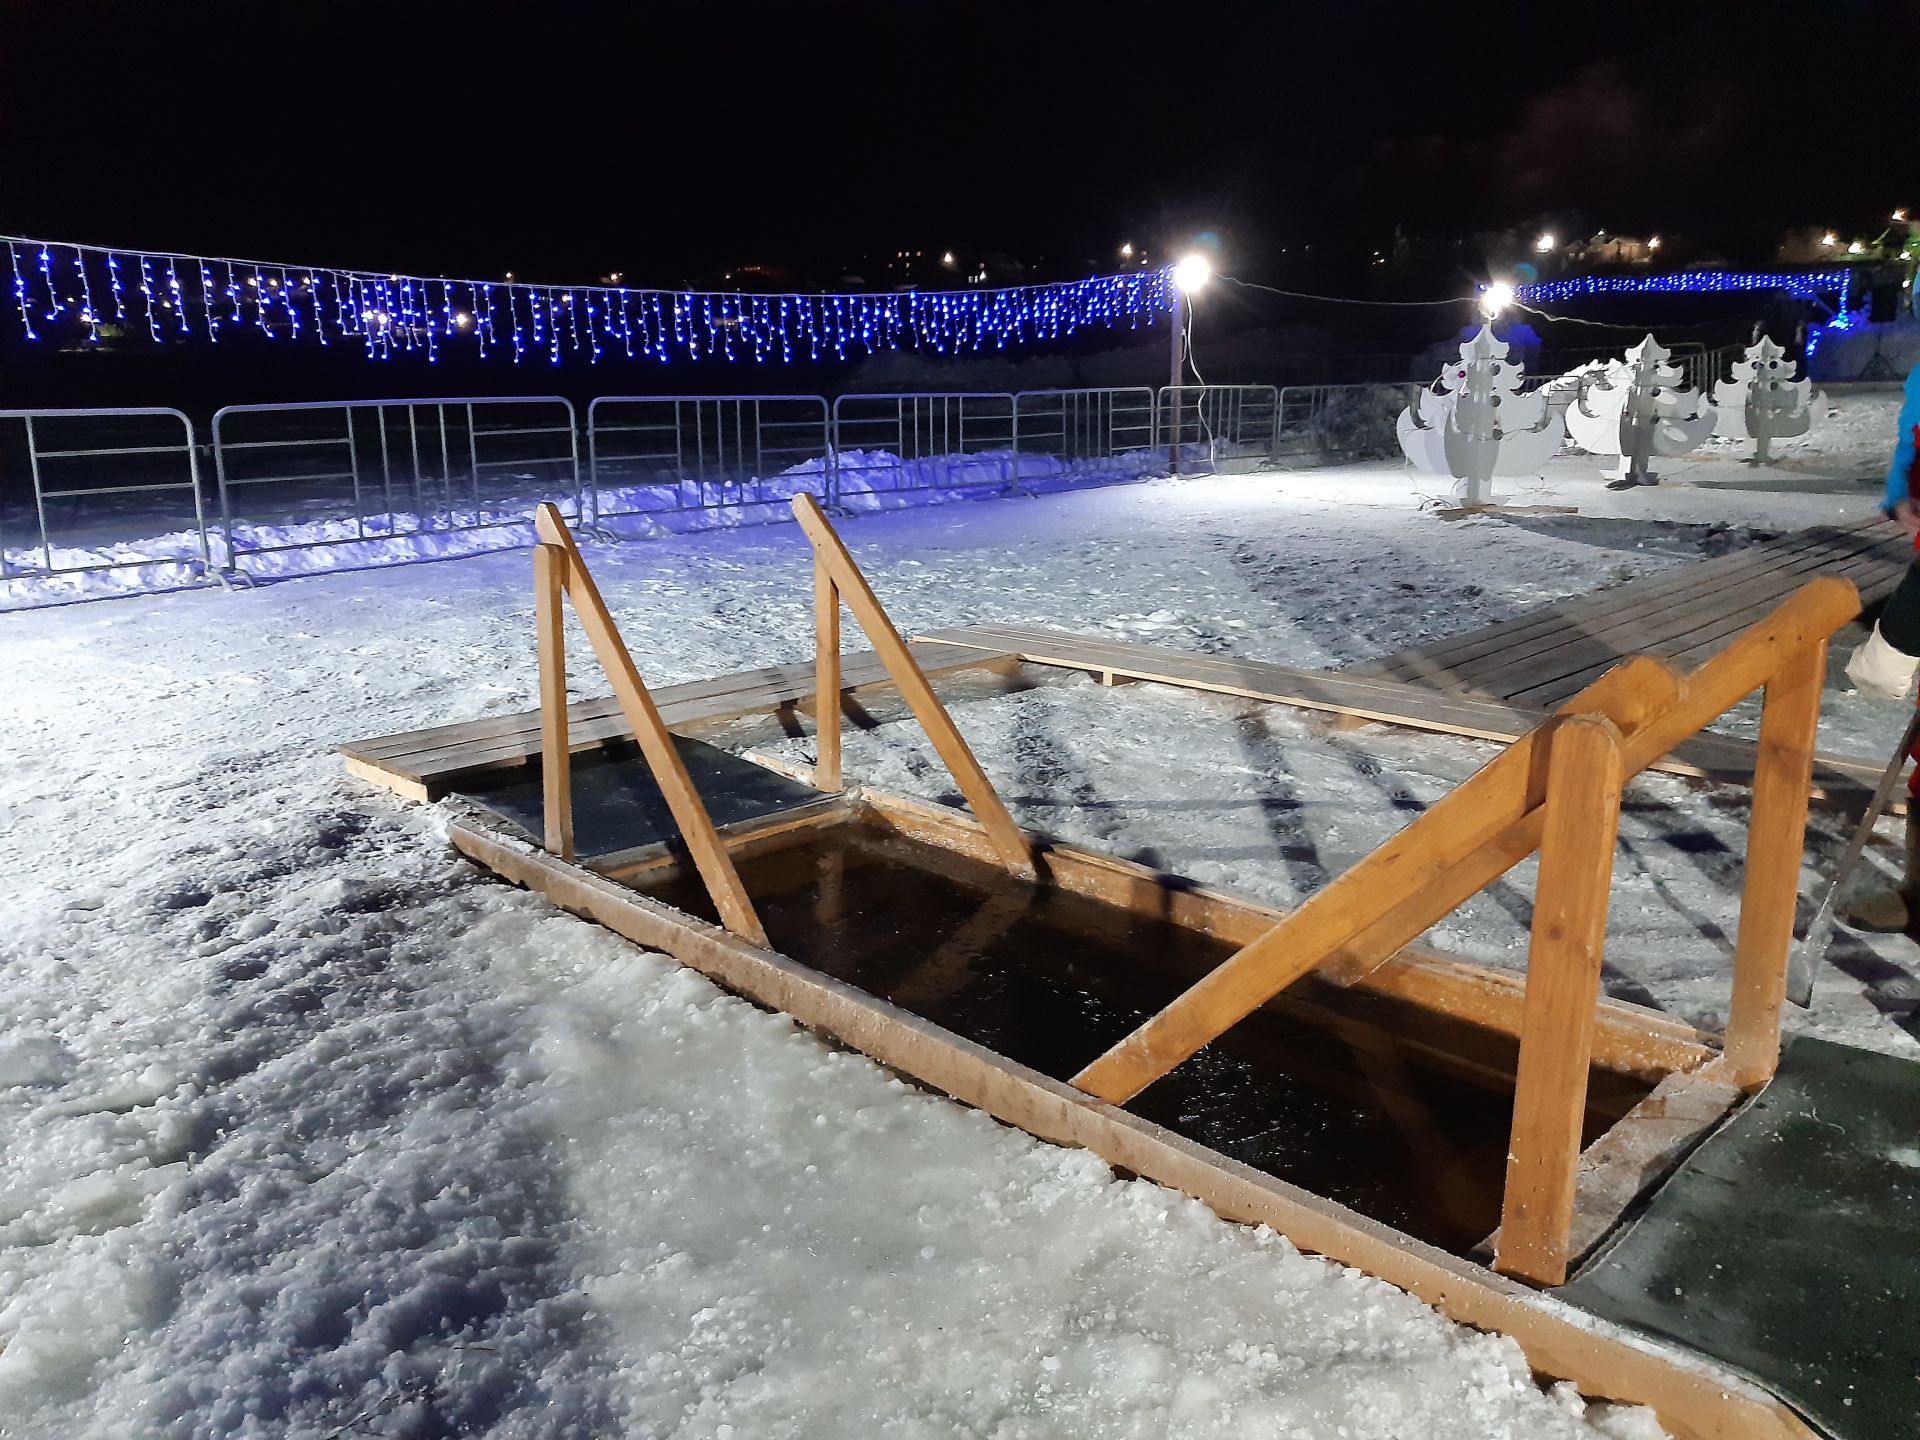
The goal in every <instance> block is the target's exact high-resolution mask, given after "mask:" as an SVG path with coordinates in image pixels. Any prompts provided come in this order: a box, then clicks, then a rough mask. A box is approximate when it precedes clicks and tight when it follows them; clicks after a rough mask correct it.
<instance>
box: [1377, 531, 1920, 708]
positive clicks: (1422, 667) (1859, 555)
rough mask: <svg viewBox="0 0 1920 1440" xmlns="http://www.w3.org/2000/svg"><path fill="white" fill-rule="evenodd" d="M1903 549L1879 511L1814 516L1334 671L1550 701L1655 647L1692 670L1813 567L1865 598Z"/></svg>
mask: <svg viewBox="0 0 1920 1440" xmlns="http://www.w3.org/2000/svg"><path fill="white" fill-rule="evenodd" d="M1912 559H1913V547H1912V545H1911V543H1910V542H1908V541H1907V540H1906V538H1905V537H1904V536H1902V535H1900V534H1899V532H1898V531H1896V530H1895V529H1894V527H1893V526H1892V525H1891V524H1890V523H1889V522H1887V521H1885V520H1882V519H1880V518H1879V517H1877V516H1874V517H1868V518H1865V519H1861V520H1854V521H1848V522H1845V523H1843V524H1839V525H1823V526H1816V527H1813V528H1811V529H1808V530H1801V531H1796V532H1794V533H1793V534H1790V535H1782V536H1778V537H1776V538H1774V539H1773V540H1770V541H1766V542H1764V543H1762V544H1760V545H1756V546H1752V547H1749V548H1747V549H1745V550H1740V551H1736V552H1734V553H1732V554H1730V555H1723V556H1719V557H1717V558H1715V559H1713V560H1708V561H1702V562H1700V563H1698V564H1695V565H1685V566H1681V567H1679V568H1678V569H1676V570H1672V571H1669V572H1667V573H1665V574H1663V575H1658V576H1654V577H1652V578H1651V579H1648V580H1643V581H1639V582H1637V583H1635V584H1631V585H1621V586H1618V587H1615V588H1613V589H1610V590H1605V591H1602V592H1600V593H1598V594H1595V595H1588V596H1582V597H1579V598H1577V599H1572V600H1564V601H1558V602H1555V603H1554V604H1552V605H1545V606H1541V607H1539V608H1538V609H1536V610H1533V611H1529V612H1528V613H1527V614H1524V615H1521V616H1518V617H1516V618H1515V619H1513V620H1509V621H1505V622H1503V623H1501V624H1498V625H1490V626H1486V627H1483V628H1481V629H1477V630H1470V631H1466V632H1464V633H1462V634H1459V635H1454V636H1450V637H1448V638H1446V639H1444V640H1438V641H1435V642H1432V643H1430V644H1427V645H1422V646H1416V647H1414V648H1412V649H1409V650H1403V651H1400V652H1398V653H1396V654H1393V655H1387V656H1383V657H1382V658H1380V659H1378V660H1373V661H1369V662H1367V663H1365V664H1363V665H1357V666H1354V667H1352V668H1351V669H1349V670H1347V671H1344V672H1342V673H1344V674H1347V675H1351V676H1355V677H1367V678H1375V679H1398V680H1403V681H1407V682H1410V683H1414V684H1417V685H1421V686H1424V687H1427V688H1431V689H1435V690H1440V691H1445V692H1449V693H1458V694H1465V695H1474V696H1480V697H1483V698H1488V699H1495V700H1503V701H1506V702H1509V703H1513V704H1519V705H1525V706H1529V707H1548V706H1552V705H1555V704H1557V703H1559V702H1560V701H1562V700H1564V699H1565V698H1566V697H1567V696H1569V695H1571V694H1573V693H1574V692H1575V691H1577V690H1578V689H1580V687H1581V686H1583V685H1586V684H1587V683H1589V682H1590V681H1591V680H1592V679H1593V678H1594V676H1596V675H1598V674H1599V673H1601V671H1603V670H1605V669H1606V667H1607V666H1608V665H1610V664H1612V663H1613V662H1614V661H1615V660H1618V659H1619V658H1620V657H1622V656H1623V655H1629V654H1639V655H1658V656H1662V657H1665V658H1669V659H1672V660H1674V661H1676V662H1677V663H1679V664H1681V665H1682V666H1683V667H1687V668H1691V667H1692V666H1694V665H1697V664H1699V663H1700V662H1701V661H1702V660H1705V659H1707V658H1710V657H1711V656H1712V655H1713V654H1715V653H1717V651H1718V650H1719V649H1720V648H1721V647H1723V646H1724V645H1726V644H1727V643H1728V642H1729V641H1730V640H1731V639H1732V637H1733V636H1735V635H1737V634H1738V633H1739V632H1740V631H1741V630H1743V629H1744V628H1746V627H1747V626H1748V625H1750V624H1752V623H1753V622H1754V621H1756V620H1758V619H1759V618H1760V617H1761V616H1762V615H1763V614H1765V613H1766V612H1767V611H1768V610H1770V609H1771V608H1772V607H1773V606H1775V605H1777V604H1778V603H1779V602H1780V601H1781V600H1783V599H1784V598H1785V597H1786V596H1787V595H1788V594H1789V593H1791V592H1792V591H1793V590H1794V589H1795V588H1797V587H1798V586H1800V585H1802V584H1804V583H1805V582H1806V581H1808V580H1810V579H1812V578H1813V577H1814V576H1816V575H1839V576H1843V577H1844V578H1846V579H1848V580H1851V581H1852V582H1853V584H1854V585H1855V587H1856V588H1857V589H1858V590H1859V592H1860V597H1861V601H1862V604H1863V605H1871V604H1873V603H1875V602H1876V601H1878V600H1880V599H1882V598H1884V597H1885V596H1886V595H1887V594H1889V593H1890V592H1891V591H1892V589H1893V587H1894V586H1895V585H1896V584H1898V583H1899V580H1900V577H1901V575H1903V574H1904V573H1905V571H1906V568H1907V566H1908V564H1909V563H1910V562H1911V561H1912Z"/></svg>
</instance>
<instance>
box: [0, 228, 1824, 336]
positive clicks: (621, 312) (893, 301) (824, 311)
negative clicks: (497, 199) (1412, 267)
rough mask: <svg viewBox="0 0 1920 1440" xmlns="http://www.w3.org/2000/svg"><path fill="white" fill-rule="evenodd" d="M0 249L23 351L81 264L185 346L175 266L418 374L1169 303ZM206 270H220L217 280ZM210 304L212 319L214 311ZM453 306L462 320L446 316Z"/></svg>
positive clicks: (1084, 319) (228, 311)
mask: <svg viewBox="0 0 1920 1440" xmlns="http://www.w3.org/2000/svg"><path fill="white" fill-rule="evenodd" d="M0 240H5V241H6V243H7V245H8V252H9V260H10V267H11V270H12V272H13V277H14V300H15V302H16V307H17V309H18V312H19V318H20V322H21V325H20V333H21V335H22V336H23V337H24V338H26V339H28V340H41V339H45V338H48V332H49V329H50V328H56V327H58V328H65V327H69V326H73V325H74V324H75V322H76V321H78V322H79V323H80V324H84V325H85V326H86V327H87V339H88V340H89V341H90V342H94V343H97V342H98V340H99V338H100V335H99V332H100V325H101V323H102V321H103V319H105V318H106V317H104V316H102V315H101V313H100V312H99V311H97V310H96V309H95V308H94V303H93V292H92V281H91V270H90V267H91V266H93V265H100V266H102V267H104V269H103V273H104V274H105V275H106V277H107V281H108V284H109V286H110V288H111V291H112V295H113V310H112V318H113V320H115V321H116V322H120V323H119V325H118V328H117V330H115V331H114V332H111V333H112V334H113V338H116V339H121V340H131V339H133V338H134V336H136V335H137V334H138V330H137V327H136V328H135V329H134V331H133V332H132V333H131V334H129V333H128V329H127V322H129V321H130V320H132V319H134V318H140V319H144V320H145V321H146V328H147V339H148V341H149V342H151V343H155V344H159V343H163V342H164V341H165V340H166V339H167V338H168V334H169V331H170V330H171V329H174V328H175V327H177V329H178V333H179V334H180V335H182V336H190V335H191V334H192V332H193V329H194V327H193V325H192V323H191V320H190V314H189V309H190V294H189V292H188V291H187V290H186V289H185V288H184V287H183V286H182V284H181V266H182V263H183V262H184V264H185V265H186V266H187V267H190V268H195V269H197V271H198V279H199V289H198V293H197V296H194V297H192V300H191V303H197V304H198V305H199V306H200V307H201V310H202V318H203V322H204V325H205V331H206V338H207V339H208V340H209V341H210V342H213V343H218V342H219V341H220V339H221V338H222V337H221V331H222V330H223V329H226V328H228V327H232V328H235V329H241V328H252V329H254V330H257V331H259V332H260V334H261V335H262V336H263V337H264V338H266V339H268V340H275V339H286V340H292V341H295V342H302V343H313V344H318V345H323V346H324V345H328V344H330V343H331V342H332V340H333V339H335V338H352V337H356V336H357V337H358V338H359V340H360V341H361V342H362V347H363V349H364V351H365V354H366V355H367V357H368V358H372V359H389V358H391V357H392V355H393V353H394V352H395V351H396V350H398V349H404V350H407V351H419V350H424V351H425V358H426V359H427V360H428V361H429V362H433V361H437V360H438V359H439V352H440V349H441V344H442V342H443V341H444V342H446V343H448V344H459V343H461V342H464V341H467V340H471V341H472V342H473V343H474V346H475V349H476V351H477V352H478V353H479V354H480V355H481V356H483V357H485V356H491V355H494V354H498V355H501V356H503V357H504V356H507V355H511V356H512V358H513V360H514V361H516V362H518V361H520V360H522V359H524V358H525V356H526V353H527V350H528V348H529V332H530V334H531V348H533V349H534V350H536V351H539V350H544V351H545V352H546V354H547V358H548V360H549V362H551V363H553V364H559V363H560V362H561V361H562V359H563V358H565V356H566V355H568V354H576V355H577V354H579V353H580V352H581V351H583V350H584V351H586V352H587V354H588V357H589V359H590V360H591V361H593V362H598V361H599V360H601V359H602V358H612V357H615V356H624V357H625V358H627V359H646V360H653V361H658V362H660V363H662V364H667V363H671V362H673V361H675V360H688V361H698V360H707V361H713V360H724V361H727V362H731V363H745V362H747V361H748V360H751V361H752V362H753V363H754V364H756V365H765V364H791V363H794V362H795V361H799V360H807V361H820V360H824V359H827V358H829V357H831V358H833V359H837V360H843V361H844V360H850V359H855V358H858V356H859V355H861V354H875V353H879V352H881V351H885V350H903V349H921V350H926V351H929V352H932V353H934V354H938V355H950V354H965V353H968V352H991V351H996V350H1005V349H1007V348H1008V347H1009V346H1019V345H1024V344H1028V343H1033V342H1037V341H1054V340H1060V339H1064V338H1066V337H1068V336H1071V335H1073V334H1074V333H1076V332H1077V331H1079V330H1081V329H1085V328H1090V327H1095V326H1098V327H1106V328H1120V327H1122V326H1125V327H1128V328H1131V329H1135V330H1137V329H1139V328H1140V327H1141V326H1142V325H1149V324H1152V323H1153V322H1154V321H1156V320H1157V319H1159V318H1160V317H1161V316H1162V315H1164V314H1166V313H1167V312H1168V310H1169V309H1170V302H1171V298H1172V292H1171V285H1170V282H1169V278H1168V276H1167V274H1166V273H1164V272H1159V271H1143V272H1134V273H1129V274H1121V275H1106V276H1095V277H1092V278H1089V279H1086V280H1075V281H1066V282H1061V283H1058V284H1052V285H1030V286H1019V287H1015V288H1011V289H1005V290H963V291H944V292H943V291H928V292H921V291H912V292H906V293H901V294H851V295H807V294H783V295H746V294H737V293H732V292H724V293H722V292H710V291H685V290H682V291H662V290H632V289H628V288H626V287H623V286H594V287H583V288H573V289H556V288H555V287H553V286H547V285H538V286H536V285H530V284H525V283H521V282H514V281H509V282H508V283H507V284H506V285H505V286H504V288H505V290H506V323H507V326H508V329H507V332H506V333H505V334H502V333H501V331H500V330H499V328H498V327H499V323H500V322H499V307H500V301H499V299H498V296H497V293H496V292H497V290H498V289H499V288H501V287H499V286H498V284H497V282H480V281H473V280H444V279H424V278H420V277H415V276H406V275H399V274H394V275H388V276H381V275H377V274H372V273H368V272H364V271H352V270H339V269H329V268H326V267H321V266H310V267H308V266H302V267H291V266H282V265H278V264H275V265H267V264H264V263H261V262H256V261H249V260H241V259H229V258H227V257H223V256H205V257H202V256H168V257H162V258H164V259H165V263H166V271H165V277H164V280H162V279H161V278H160V272H159V269H158V266H159V263H160V259H159V258H156V257H155V256H153V255H151V254H143V253H142V252H139V251H132V250H128V251H121V250H113V249H107V248H103V247H93V246H66V247H56V246H54V245H52V244H50V243H47V242H40V241H32V240H26V239H22V238H20V237H9V236H0ZM23 246H30V247H32V248H33V250H34V251H35V252H37V261H38V269H39V271H40V281H41V284H43V285H44V287H45V291H46V296H45V311H44V317H42V316H36V315H34V313H33V311H34V309H35V308H36V307H37V306H38V305H39V301H38V299H37V298H36V295H35V292H34V288H33V287H32V286H31V285H30V284H29V281H30V278H31V277H30V274H29V271H28V269H27V267H26V266H23V265H22V263H21V258H20V248H21V247H23ZM60 248H66V249H69V250H71V251H72V253H73V257H74V259H73V264H74V268H75V270H76V272H77V278H78V280H79V289H80V292H81V293H80V294H79V295H77V296H72V297H69V299H68V300H67V301H65V302H63V300H62V298H61V296H60V295H59V294H58V291H57V289H56V283H57V276H56V274H55V270H56V268H57V264H58V262H57V260H56V259H55V256H56V254H57V253H58V251H59V249H60ZM123 262H124V263H125V264H126V265H128V266H130V267H135V269H136V270H137V273H138V275H139V277H140V278H139V284H138V287H137V289H135V288H132V287H130V285H129V283H128V278H127V277H123V276H122V274H121V265H122V263H123ZM216 267H220V275H219V276H216V274H215V268H216ZM1836 273H1838V272H1836ZM222 280H224V283H220V282H221V281H222ZM436 286H437V287H438V291H437V293H436V288H435V287H436ZM1536 288H1538V287H1527V289H1525V290H1523V291H1522V292H1521V293H1522V294H1523V295H1527V294H1530V293H1531V292H1532V291H1533V290H1535V289H1536ZM1597 288H1598V287H1596V289H1597ZM1675 288H1678V287H1675ZM223 297H224V301H225V313H224V314H222V313H221V307H220V304H219V302H220V300H221V299H222V298H223ZM463 301H464V302H465V303H466V304H467V305H468V306H470V307H471V309H470V312H469V311H468V310H466V309H462V308H461V306H462V302H463ZM523 303H524V304H525V306H526V314H525V315H524V316H523V315H522V314H521V311H520V307H521V305H522V304H523ZM303 304H304V307H307V308H306V312H305V313H304V314H303V313H302V309H303ZM160 309H171V310H172V311H173V312H174V314H173V319H174V322H175V325H174V326H172V327H170V326H168V325H167V324H166V323H165V319H164V318H163V317H162V316H161V315H159V314H158V313H157V312H158V310H160ZM135 312H138V315H137V316H136V314H135Z"/></svg>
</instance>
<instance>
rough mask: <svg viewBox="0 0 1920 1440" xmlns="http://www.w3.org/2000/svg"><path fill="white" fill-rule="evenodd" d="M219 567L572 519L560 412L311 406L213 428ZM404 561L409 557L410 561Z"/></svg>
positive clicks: (571, 441)
mask: <svg viewBox="0 0 1920 1440" xmlns="http://www.w3.org/2000/svg"><path fill="white" fill-rule="evenodd" d="M213 457H214V470H215V475H216V477H217V479H218V481H219V492H220V534H221V539H222V542H223V545H224V547H225V550H226V563H227V564H228V565H229V566H230V567H232V568H234V569H239V570H244V569H245V568H246V566H245V564H244V563H243V561H244V559H245V558H246V557H257V556H265V555H272V554H278V553H283V552H287V551H299V550H315V549H321V548H325V547H332V546H340V545H355V544H361V543H364V542H368V541H382V540H395V539H404V538H407V537H419V536H426V535H431V534H447V533H455V532H468V531H479V530H489V529H496V528H499V527H502V526H510V525H524V524H526V523H527V522H528V521H529V520H530V519H531V518H532V515H533V508H534V506H535V505H537V504H539V503H541V502H543V501H552V502H554V503H555V504H558V505H559V506H560V508H561V509H562V511H563V512H565V513H566V514H567V516H568V518H570V519H576V520H577V519H579V518H581V515H582V510H581V496H580V454H579V442H578V439H577V435H576V426H575V421H574V410H573V404H572V402H571V401H569V400H566V399H564V398H563V397H561V396H558V395H534V396H520V397H514V398H509V399H495V398H492V397H485V396H458V397H453V398H435V399H427V400H341V401H313V402H306V403H300V404H289V405H229V406H227V407H226V408H225V409H222V410H220V411H217V412H216V413H215V415H214V417H213ZM403 558H418V557H417V556H415V555H412V554H409V555H407V556H405V557H403Z"/></svg>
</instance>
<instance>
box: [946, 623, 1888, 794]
mask: <svg viewBox="0 0 1920 1440" xmlns="http://www.w3.org/2000/svg"><path fill="white" fill-rule="evenodd" d="M915 642H916V643H917V644H928V643H934V644H941V645H965V646H974V647H979V648H980V649H981V650H983V651H986V652H988V653H992V654H998V655H1005V654H1012V655H1013V656H1015V657H1017V658H1018V659H1020V660H1022V661H1026V662H1028V663H1031V664H1035V665H1058V666H1064V667H1066V668H1068V669H1073V670H1085V671H1087V672H1089V673H1091V674H1094V675H1098V676H1100V677H1102V678H1103V679H1109V680H1119V679H1125V680H1148V681H1153V682H1156V683H1158V684H1163V685H1178V686H1181V687H1183V688H1185V689H1189V690H1208V691H1212V692H1214V693H1216V694H1221V695H1241V696H1245V697H1247V698H1248V699H1252V700H1267V701H1272V702H1273V703H1275V704H1279V705H1292V706H1296V707H1298V708H1301V709H1305V710H1320V711H1325V712H1328V713H1331V714H1336V715H1346V716H1355V717H1358V718H1360V719H1362V720H1378V721H1383V722H1385V723H1386V724H1389V725H1399V726H1403V727H1405V728H1408V729H1413V730H1428V731H1433V732H1436V733H1440V734H1447V735H1466V736H1471V737H1473V738H1474V739H1479V740H1498V741H1501V742H1503V743H1506V742H1511V741H1514V740H1517V739H1518V738H1519V737H1520V736H1522V735H1524V734H1526V733H1527V732H1528V731H1529V730H1531V729H1533V728H1534V726H1536V725H1538V724H1539V723H1540V722H1541V721H1543V720H1545V719H1546V718H1547V715H1548V713H1549V712H1548V711H1547V709H1546V708H1544V707H1542V706H1537V705H1521V704H1514V703H1512V702H1510V701H1504V700H1490V699H1485V698H1483V697H1480V696H1475V695H1466V694H1452V693H1447V692H1443V691H1438V690H1435V689H1432V688H1429V687H1427V686H1424V685H1418V684H1414V683H1411V682H1409V681H1405V680H1394V679H1388V678H1384V677H1380V676H1373V675H1360V674H1356V673H1355V672H1353V671H1333V670H1296V669H1293V668H1291V667H1290V666H1286V665H1271V664H1268V663H1266V662H1264V661H1258V660H1233V659H1228V658H1225V657H1223V656H1218V655H1195V654H1191V653H1189V652H1186V651H1180V650H1167V649H1163V648H1161V647H1160V646H1158V645H1137V644H1133V643H1131V642H1128V641H1122V640H1104V639H1099V638H1096V637H1094V636H1088V635H1074V634H1070V633H1068V632H1067V631H1064V630H1045V629H1029V628H1023V627H1018V626H1012V625H970V626H966V627H964V628H961V629H957V630H934V631H930V632H928V633H926V634H924V635H919V636H916V637H915ZM1754 756H1755V750H1754V746H1753V744H1752V742H1751V741H1747V740H1739V739H1735V738H1734V737H1732V736H1721V735H1706V734H1703V735H1696V736H1694V737H1693V738H1692V739H1691V740H1688V741H1687V742H1686V743H1685V744H1683V745H1681V746H1680V747H1679V748H1678V749H1676V750H1675V751H1674V752H1673V753H1672V754H1671V755H1668V756H1667V757H1666V758H1665V759H1664V760H1661V761H1660V762H1659V763H1658V764H1656V765H1653V766H1651V767H1650V768H1651V769H1654V770H1661V771H1665V772H1666V773H1668V774H1672V775H1685V776H1689V777H1691V778H1695V779H1703V780H1712V781H1715V782H1717V783H1720V784H1727V785H1751V784H1752V783H1753V768H1754ZM1879 778H1880V767H1879V765H1878V764H1877V763H1875V762H1873V761H1870V760H1861V759H1855V758H1852V757H1849V756H1844V755H1827V754H1821V755H1818V756H1816V757H1815V761H1814V775H1813V795H1814V797H1815V798H1816V799H1821V800H1825V801H1828V802H1830V803H1833V804H1837V805H1841V806H1846V807H1852V808H1861V807H1864V806H1865V804H1866V802H1867V799H1868V797H1869V796H1871V795H1872V793H1873V787H1874V785H1875V783H1876V782H1877V781H1878V780H1879Z"/></svg>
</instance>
